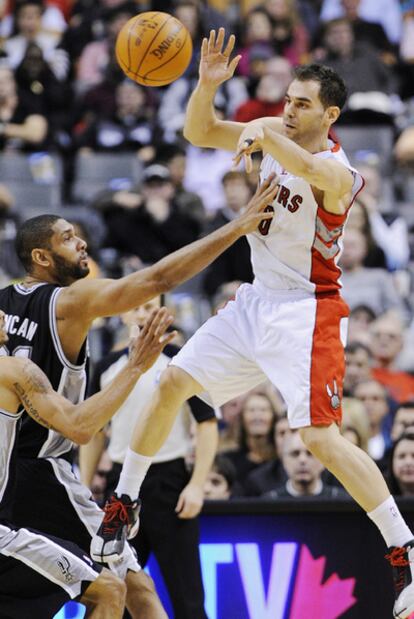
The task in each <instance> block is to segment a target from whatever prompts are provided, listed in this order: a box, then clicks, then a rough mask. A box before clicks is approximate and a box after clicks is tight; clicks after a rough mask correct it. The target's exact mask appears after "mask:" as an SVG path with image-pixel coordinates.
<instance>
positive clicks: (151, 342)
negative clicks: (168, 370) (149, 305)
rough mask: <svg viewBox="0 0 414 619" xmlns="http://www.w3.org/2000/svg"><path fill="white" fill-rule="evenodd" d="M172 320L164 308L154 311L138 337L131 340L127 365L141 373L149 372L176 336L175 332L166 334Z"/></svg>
mask: <svg viewBox="0 0 414 619" xmlns="http://www.w3.org/2000/svg"><path fill="white" fill-rule="evenodd" d="M173 320H174V318H173V316H172V315H171V314H170V313H169V311H168V310H167V309H166V308H165V307H162V308H161V309H157V310H154V311H153V312H152V314H151V316H150V317H149V318H148V320H147V322H146V323H145V325H144V327H143V328H142V329H141V331H140V332H139V334H138V336H137V337H134V338H132V341H131V344H130V350H129V361H128V363H130V364H131V365H132V366H133V367H135V368H136V369H138V370H139V371H140V372H142V373H144V372H146V371H147V370H149V368H150V367H151V366H152V365H153V364H154V363H155V361H156V360H157V358H158V356H159V355H160V353H161V352H162V351H163V349H164V347H165V346H166V345H167V344H169V343H170V342H171V341H172V340H173V339H174V338H175V336H176V335H177V332H176V331H173V332H172V333H166V331H167V329H168V327H169V326H170V325H171V324H172V322H173Z"/></svg>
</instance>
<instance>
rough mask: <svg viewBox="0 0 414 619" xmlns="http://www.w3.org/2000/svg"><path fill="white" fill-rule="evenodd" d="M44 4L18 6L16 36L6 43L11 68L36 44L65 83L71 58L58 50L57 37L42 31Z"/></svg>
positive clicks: (29, 1) (28, 0) (28, 1)
mask: <svg viewBox="0 0 414 619" xmlns="http://www.w3.org/2000/svg"><path fill="white" fill-rule="evenodd" d="M42 13H43V2H42V1H41V0H24V1H23V2H19V3H17V5H16V9H15V29H16V34H15V35H14V36H12V37H10V38H9V39H7V40H6V41H5V43H4V51H5V52H6V54H7V57H8V60H9V63H10V67H11V68H12V69H15V68H16V67H18V66H19V65H20V64H21V62H22V60H23V58H24V57H25V54H26V50H27V46H28V45H29V44H30V43H35V44H36V45H37V46H38V47H39V49H41V50H42V53H43V58H44V60H45V62H47V63H48V65H49V66H50V68H51V70H52V71H53V73H54V75H55V77H56V78H57V79H58V80H59V81H64V80H65V79H66V77H67V75H68V71H69V58H68V55H67V53H66V51H64V50H63V49H58V48H57V44H58V42H59V41H58V40H57V39H56V35H54V34H51V33H48V32H44V31H43V30H42Z"/></svg>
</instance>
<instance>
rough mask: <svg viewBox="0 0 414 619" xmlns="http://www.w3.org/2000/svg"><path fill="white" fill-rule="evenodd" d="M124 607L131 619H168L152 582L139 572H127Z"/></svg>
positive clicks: (142, 571) (143, 573)
mask: <svg viewBox="0 0 414 619" xmlns="http://www.w3.org/2000/svg"><path fill="white" fill-rule="evenodd" d="M125 582H126V586H127V596H126V607H127V609H128V612H129V614H130V616H131V617H132V619H168V618H167V613H166V612H165V610H164V608H163V606H162V604H161V601H160V599H159V597H158V595H157V592H156V591H155V587H154V582H153V580H152V579H151V578H150V577H149V576H148V575H147V574H146V573H145V572H144V570H141V571H139V572H132V571H128V574H127V576H126V579H125Z"/></svg>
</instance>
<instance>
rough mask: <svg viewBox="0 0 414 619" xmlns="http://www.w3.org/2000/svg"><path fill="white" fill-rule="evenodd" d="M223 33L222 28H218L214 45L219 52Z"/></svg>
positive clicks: (222, 41)
mask: <svg viewBox="0 0 414 619" xmlns="http://www.w3.org/2000/svg"><path fill="white" fill-rule="evenodd" d="M224 35H225V30H224V28H219V31H218V35H217V39H216V45H215V51H216V52H221V49H222V47H223V43H224Z"/></svg>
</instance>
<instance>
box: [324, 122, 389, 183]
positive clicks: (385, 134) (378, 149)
mask: <svg viewBox="0 0 414 619" xmlns="http://www.w3.org/2000/svg"><path fill="white" fill-rule="evenodd" d="M335 133H336V135H337V136H338V139H339V141H340V143H341V145H342V147H343V149H344V150H345V152H346V153H347V155H348V156H349V157H350V158H353V157H354V156H355V154H356V153H358V151H373V152H375V153H377V154H378V155H379V156H380V158H381V169H382V170H383V171H384V172H386V171H387V166H388V165H389V164H390V161H391V156H392V148H393V143H394V130H393V128H392V127H390V126H388V125H384V126H371V127H364V126H359V125H358V126H356V125H355V126H348V125H347V126H343V127H341V126H340V125H338V126H337V127H335Z"/></svg>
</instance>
